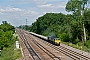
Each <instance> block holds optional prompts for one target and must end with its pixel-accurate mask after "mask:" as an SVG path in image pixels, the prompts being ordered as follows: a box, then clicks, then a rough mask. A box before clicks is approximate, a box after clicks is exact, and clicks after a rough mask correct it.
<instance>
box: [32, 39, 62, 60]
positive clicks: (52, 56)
mask: <svg viewBox="0 0 90 60" xmlns="http://www.w3.org/2000/svg"><path fill="white" fill-rule="evenodd" d="M32 42H33V43H35V44H36V45H37V46H38V47H39V48H40V49H42V50H43V51H44V52H45V53H46V54H47V55H49V56H50V57H51V58H52V59H53V60H61V58H60V57H57V56H55V55H54V54H53V53H52V52H50V51H49V50H48V49H46V48H45V47H43V46H42V45H41V44H39V43H38V42H37V41H36V40H32Z"/></svg>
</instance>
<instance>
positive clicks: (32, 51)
mask: <svg viewBox="0 0 90 60" xmlns="http://www.w3.org/2000/svg"><path fill="white" fill-rule="evenodd" d="M19 36H20V38H21V39H22V41H23V42H24V44H25V45H26V47H27V49H28V51H29V53H30V54H31V56H32V57H33V59H34V60H42V59H41V57H40V56H38V54H36V52H35V50H33V48H32V47H31V46H30V44H29V43H28V41H27V37H29V40H31V41H32V42H33V43H34V44H35V45H37V46H38V47H39V48H40V49H41V50H43V51H44V52H45V53H46V54H47V55H48V56H49V57H50V58H51V59H52V60H61V59H60V57H57V56H55V55H54V54H53V53H52V52H50V51H49V50H48V49H47V48H45V47H44V46H42V45H41V44H39V43H38V42H37V41H35V40H34V39H33V38H32V37H30V36H26V35H25V33H24V31H19ZM46 58H47V57H46Z"/></svg>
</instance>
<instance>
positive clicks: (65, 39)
mask: <svg viewBox="0 0 90 60" xmlns="http://www.w3.org/2000/svg"><path fill="white" fill-rule="evenodd" d="M59 37H60V38H61V40H62V41H64V42H69V40H70V39H69V36H68V35H67V34H66V33H62V34H59Z"/></svg>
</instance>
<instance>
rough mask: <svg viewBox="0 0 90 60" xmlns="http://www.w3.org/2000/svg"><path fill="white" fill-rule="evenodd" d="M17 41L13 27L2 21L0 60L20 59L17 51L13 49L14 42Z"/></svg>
mask: <svg viewBox="0 0 90 60" xmlns="http://www.w3.org/2000/svg"><path fill="white" fill-rule="evenodd" d="M16 40H18V38H17V36H15V28H14V26H12V25H10V24H9V23H7V21H2V24H1V25H0V50H1V52H0V60H15V59H17V58H20V57H21V52H20V50H19V49H15V41H16Z"/></svg>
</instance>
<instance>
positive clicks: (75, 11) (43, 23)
mask: <svg viewBox="0 0 90 60" xmlns="http://www.w3.org/2000/svg"><path fill="white" fill-rule="evenodd" d="M89 1H90V0H69V1H68V2H67V4H66V7H65V9H66V11H67V12H71V13H72V14H63V13H46V14H45V15H43V16H41V17H38V19H36V21H35V22H34V23H32V25H31V26H27V25H25V26H23V25H22V26H19V28H22V29H25V30H28V31H32V32H35V33H37V34H41V35H44V36H48V35H52V34H54V35H56V36H57V37H59V38H61V40H62V43H65V44H67V45H70V46H73V47H75V48H79V49H82V50H85V49H86V50H88V49H90V44H89V43H90V9H89V8H87V4H88V3H89ZM84 29H85V30H84ZM85 34H86V40H85V39H84V38H85V36H84V35H85Z"/></svg>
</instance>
